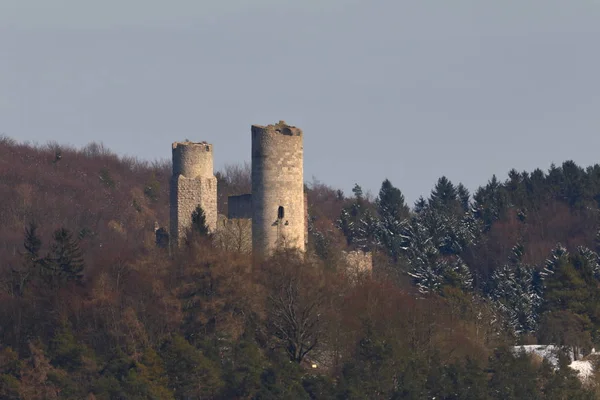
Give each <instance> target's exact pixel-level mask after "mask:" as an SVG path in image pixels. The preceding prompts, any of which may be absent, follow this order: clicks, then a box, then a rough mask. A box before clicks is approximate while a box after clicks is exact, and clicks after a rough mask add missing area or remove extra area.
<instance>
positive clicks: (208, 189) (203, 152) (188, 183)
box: [170, 142, 217, 245]
mask: <svg viewBox="0 0 600 400" xmlns="http://www.w3.org/2000/svg"><path fill="white" fill-rule="evenodd" d="M170 186H171V188H170V189H171V190H170V203H171V207H170V223H171V226H170V231H171V235H170V236H171V241H172V243H173V244H175V245H178V244H179V243H180V242H181V240H182V239H183V238H184V237H185V235H186V232H187V230H188V229H189V228H190V226H191V224H192V213H193V212H194V210H195V209H196V206H198V205H200V206H201V207H202V209H203V210H204V213H205V215H206V225H207V226H208V228H209V230H210V231H211V232H214V231H215V230H216V228H217V178H216V177H215V176H214V172H213V147H212V145H210V144H208V143H206V142H201V143H194V142H182V143H178V142H175V143H173V176H172V177H171V182H170Z"/></svg>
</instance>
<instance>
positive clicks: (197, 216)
mask: <svg viewBox="0 0 600 400" xmlns="http://www.w3.org/2000/svg"><path fill="white" fill-rule="evenodd" d="M192 231H193V232H195V233H197V234H199V235H200V236H208V233H209V232H208V226H207V225H206V215H205V214H204V210H203V209H202V207H200V205H198V206H196V209H195V210H194V212H193V213H192Z"/></svg>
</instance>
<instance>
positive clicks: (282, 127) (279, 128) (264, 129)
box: [252, 121, 302, 136]
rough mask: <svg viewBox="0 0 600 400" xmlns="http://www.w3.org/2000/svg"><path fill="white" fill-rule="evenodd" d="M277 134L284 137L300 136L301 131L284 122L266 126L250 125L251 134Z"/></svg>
mask: <svg viewBox="0 0 600 400" xmlns="http://www.w3.org/2000/svg"><path fill="white" fill-rule="evenodd" d="M259 132H260V133H271V134H275V133H279V134H282V135H286V136H302V129H300V128H296V127H295V126H291V125H288V124H286V123H285V121H279V122H278V123H276V124H271V125H267V126H263V125H252V133H253V134H256V133H259Z"/></svg>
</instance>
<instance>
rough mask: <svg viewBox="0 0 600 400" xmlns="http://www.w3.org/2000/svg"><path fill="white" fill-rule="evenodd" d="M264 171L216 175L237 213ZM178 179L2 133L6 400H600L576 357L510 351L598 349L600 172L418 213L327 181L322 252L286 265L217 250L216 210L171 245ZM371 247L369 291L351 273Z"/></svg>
mask: <svg viewBox="0 0 600 400" xmlns="http://www.w3.org/2000/svg"><path fill="white" fill-rule="evenodd" d="M57 155H59V156H60V157H58V156H57ZM248 170H249V168H248V165H245V166H240V167H236V166H233V167H227V168H226V169H225V170H224V171H219V172H218V173H217V174H216V175H217V176H218V179H219V183H218V185H219V191H220V193H219V196H220V197H219V199H218V201H219V210H220V212H223V210H224V209H225V208H226V201H227V197H226V195H227V194H242V193H246V192H248V189H249V186H248V184H249V176H248ZM169 178H170V165H169V163H154V164H150V163H143V162H139V161H136V160H133V159H128V158H122V157H117V156H116V155H114V154H113V153H111V152H110V151H108V150H107V149H105V148H104V147H103V146H102V145H100V144H95V143H93V144H90V145H88V146H86V147H85V148H84V149H82V150H76V149H72V148H69V147H68V146H59V145H58V144H56V143H51V144H49V145H47V146H37V147H32V146H28V145H23V144H18V143H16V142H15V141H12V140H10V139H8V138H0V196H1V198H2V200H3V201H2V202H0V227H1V229H0V299H1V300H2V301H0V398H2V399H4V398H6V399H32V400H33V399H59V398H60V399H69V400H70V399H73V400H75V399H77V400H79V399H88V400H92V399H103V400H104V399H106V400H108V399H167V400H169V399H190V398H194V399H196V398H198V399H275V398H276V399H330V398H331V399H356V398H361V399H362V398H367V399H390V398H394V399H423V398H436V399H465V400H466V399H521V398H532V399H536V398H539V399H541V398H561V399H562V398H569V399H591V398H595V397H597V393H596V392H597V390H598V389H597V388H598V387H597V386H594V385H595V384H596V382H595V379H596V378H592V381H591V383H590V382H587V383H581V381H580V380H579V379H578V378H577V376H576V374H575V372H574V371H573V370H571V369H570V367H569V366H568V365H569V363H570V360H569V359H567V358H566V357H564V356H563V355H561V357H560V360H559V362H558V364H557V365H556V368H555V367H554V366H552V365H550V364H549V363H548V362H547V361H541V360H536V359H534V358H533V357H530V356H527V355H525V354H521V353H520V352H518V351H517V349H516V348H515V347H513V346H514V345H516V344H520V343H534V342H536V341H537V342H538V343H553V344H555V345H557V346H558V347H559V348H560V349H561V351H562V352H564V354H576V355H577V356H583V355H585V354H586V352H588V351H589V350H590V349H591V348H592V347H596V348H597V346H599V345H600V334H599V333H598V332H600V313H599V311H598V310H600V296H599V295H598V287H600V266H599V265H600V262H599V259H598V253H597V252H598V250H599V249H600V246H599V245H598V243H599V242H598V239H597V238H598V232H599V231H600V228H599V225H600V224H599V223H600V219H599V218H598V217H599V209H598V207H599V201H600V200H599V199H600V166H591V167H588V168H582V167H579V166H577V165H576V164H575V163H573V162H566V163H563V164H561V165H560V166H558V165H556V166H553V167H551V168H550V170H549V171H547V172H543V171H542V170H534V171H532V172H518V171H516V170H513V171H510V172H509V173H508V179H506V180H505V181H504V182H502V181H501V180H499V179H498V178H496V177H492V178H491V179H490V181H489V182H487V183H486V184H485V185H484V186H482V187H481V188H478V189H476V190H474V195H473V196H471V195H470V193H469V191H468V190H467V188H466V187H464V185H461V184H456V185H455V184H454V183H452V182H451V181H450V180H449V179H447V178H445V177H442V178H440V179H439V180H438V181H437V182H434V185H433V189H432V191H431V193H430V195H429V196H425V197H421V198H420V199H419V200H418V201H417V202H416V203H415V204H414V206H413V207H412V209H410V208H409V207H408V206H407V205H406V202H405V198H404V196H403V194H402V191H401V188H400V187H395V186H394V185H393V184H392V182H391V181H390V180H388V179H385V180H383V182H382V183H381V187H380V191H379V192H378V193H377V197H375V198H372V196H370V195H369V194H368V193H364V192H363V190H362V188H361V186H360V185H356V186H355V188H354V190H353V193H352V195H351V196H350V198H346V197H345V196H344V194H343V192H341V191H340V190H337V189H336V188H332V187H329V186H327V185H325V184H323V183H320V182H318V181H317V180H316V179H315V180H313V183H312V184H308V185H307V186H306V190H307V197H308V202H309V204H308V211H309V221H310V223H309V249H310V250H311V252H310V253H309V256H308V257H306V258H304V257H298V255H297V254H295V253H293V252H289V253H288V252H281V253H278V254H277V255H276V257H273V258H271V259H268V260H254V259H251V258H250V257H248V256H247V255H243V254H241V253H230V252H228V251H226V250H225V249H223V248H219V247H217V246H218V245H217V243H216V242H213V241H212V240H211V238H210V235H209V236H208V237H204V238H203V237H202V236H206V233H208V231H207V229H206V219H205V216H204V212H203V210H202V209H201V208H198V209H196V212H195V213H194V216H193V228H192V232H191V235H190V240H189V241H188V245H187V246H182V247H181V248H180V249H178V250H177V251H173V252H168V251H165V250H164V249H162V248H160V246H157V245H156V236H155V226H156V225H157V224H158V226H159V227H165V226H168V192H167V188H168V187H169ZM221 189H222V190H221ZM238 192H239V193H238ZM29 221H35V223H32V222H31V223H30V222H29ZM356 249H362V250H370V251H372V252H373V260H374V264H375V265H374V272H373V274H372V276H368V275H364V276H363V275H356V274H352V273H350V272H351V271H349V270H348V269H347V265H346V263H345V256H344V254H345V253H344V252H347V251H349V250H356ZM561 354H562V353H561Z"/></svg>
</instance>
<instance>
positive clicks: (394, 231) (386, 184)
mask: <svg viewBox="0 0 600 400" xmlns="http://www.w3.org/2000/svg"><path fill="white" fill-rule="evenodd" d="M376 205H377V212H378V214H379V226H378V227H377V241H378V243H379V245H380V246H382V247H383V248H384V249H385V251H386V252H387V253H388V254H389V255H390V256H391V257H392V259H393V260H394V261H397V260H398V256H399V255H400V252H401V236H400V234H401V232H402V221H404V220H405V219H406V218H408V216H409V209H408V206H407V205H406V202H405V200H404V195H402V192H401V191H400V189H398V188H396V187H394V186H393V185H392V183H391V182H390V181H389V180H388V179H386V180H384V181H383V183H382V184H381V190H380V191H379V197H378V198H377V200H376Z"/></svg>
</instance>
